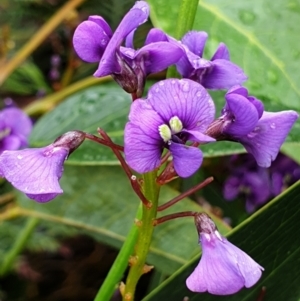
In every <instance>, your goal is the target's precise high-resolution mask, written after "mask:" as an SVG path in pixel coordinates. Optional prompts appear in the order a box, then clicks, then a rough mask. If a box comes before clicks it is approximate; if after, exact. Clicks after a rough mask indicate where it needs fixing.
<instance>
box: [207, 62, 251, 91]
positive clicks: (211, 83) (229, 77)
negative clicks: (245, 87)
mask: <svg viewBox="0 0 300 301" xmlns="http://www.w3.org/2000/svg"><path fill="white" fill-rule="evenodd" d="M212 63H213V67H212V68H211V70H209V72H207V73H205V75H204V76H203V78H202V80H201V84H202V85H203V86H204V87H205V88H207V89H229V88H231V87H232V86H234V85H240V84H241V83H243V82H244V81H246V80H247V76H246V75H245V74H244V72H243V70H242V69H241V68H240V67H238V66H237V65H235V64H233V63H232V62H230V61H227V60H220V59H217V60H214V61H213V62H212Z"/></svg>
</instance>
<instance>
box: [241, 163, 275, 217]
mask: <svg viewBox="0 0 300 301" xmlns="http://www.w3.org/2000/svg"><path fill="white" fill-rule="evenodd" d="M244 185H245V186H246V187H247V188H248V189H249V191H250V192H249V193H248V195H247V198H246V211H247V212H248V213H252V212H253V211H254V210H255V209H256V208H257V207H258V206H261V205H263V204H264V203H266V202H267V201H268V200H269V198H270V197H271V187H270V180H269V174H268V172H267V170H266V169H265V168H259V169H258V170H257V171H255V172H250V171H248V172H247V173H245V175H244Z"/></svg>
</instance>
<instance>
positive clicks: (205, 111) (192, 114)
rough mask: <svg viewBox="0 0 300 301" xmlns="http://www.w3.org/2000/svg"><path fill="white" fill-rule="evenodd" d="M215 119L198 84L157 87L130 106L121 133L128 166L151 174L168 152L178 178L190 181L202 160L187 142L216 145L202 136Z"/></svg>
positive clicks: (187, 82)
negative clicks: (122, 133) (163, 153)
mask: <svg viewBox="0 0 300 301" xmlns="http://www.w3.org/2000/svg"><path fill="white" fill-rule="evenodd" d="M214 115H215V106H214V102H213V101H212V99H211V97H210V96H209V94H208V93H207V91H206V90H205V89H204V88H203V87H202V86H201V85H200V84H198V83H196V82H194V81H191V80H189V79H182V80H178V79H167V80H163V81H160V82H158V83H156V84H155V85H153V86H152V87H151V88H150V89H149V93H148V97H147V98H146V99H137V100H135V101H134V102H133V103H132V105H131V109H130V113H129V122H128V123H127V124H126V127H125V133H124V138H125V143H124V152H125V158H126V161H127V163H128V165H129V166H130V167H131V168H132V169H134V170H136V171H137V172H139V173H145V172H149V171H151V170H154V169H155V168H158V167H159V166H160V159H161V155H162V152H163V149H164V148H167V149H168V150H169V151H170V152H171V154H172V156H173V163H174V168H175V171H176V172H177V174H178V175H179V176H181V177H189V176H190V175H192V174H193V173H194V172H195V171H196V170H197V169H198V168H199V167H200V165H201V163H202V159H203V156H202V152H201V151H200V149H199V148H197V147H193V146H189V145H186V142H187V141H191V142H196V143H207V142H212V141H215V139H213V138H211V137H209V136H207V135H205V134H203V133H204V132H205V130H206V129H207V126H208V125H209V124H210V123H211V122H212V120H213V118H214Z"/></svg>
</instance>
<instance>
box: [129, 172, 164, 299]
mask: <svg viewBox="0 0 300 301" xmlns="http://www.w3.org/2000/svg"><path fill="white" fill-rule="evenodd" d="M156 173H157V171H152V172H149V173H146V174H144V175H143V180H144V182H143V193H144V195H145V197H146V198H147V200H149V201H150V202H151V203H152V207H151V208H147V207H146V206H143V216H142V220H141V226H140V229H139V234H138V239H137V243H136V246H135V253H134V255H133V256H132V258H131V267H130V270H129V274H128V276H127V280H126V285H125V291H124V292H123V300H124V301H133V300H134V294H135V289H136V285H137V282H138V280H139V279H140V277H141V276H142V274H144V273H145V270H144V266H145V263H146V258H147V254H148V251H149V248H150V244H151V239H152V234H153V230H154V225H153V222H154V220H155V218H156V214H157V206H158V196H159V186H158V185H157V183H156Z"/></svg>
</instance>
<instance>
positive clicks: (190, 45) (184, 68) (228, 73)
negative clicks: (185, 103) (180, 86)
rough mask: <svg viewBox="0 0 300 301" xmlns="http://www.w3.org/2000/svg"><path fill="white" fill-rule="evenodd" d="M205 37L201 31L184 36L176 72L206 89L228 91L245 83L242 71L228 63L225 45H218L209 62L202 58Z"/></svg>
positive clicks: (227, 52) (205, 34)
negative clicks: (183, 51) (183, 53)
mask: <svg viewBox="0 0 300 301" xmlns="http://www.w3.org/2000/svg"><path fill="white" fill-rule="evenodd" d="M207 37H208V36H207V33H206V32H203V31H189V32H188V33H186V34H185V35H184V37H183V38H182V40H181V43H182V45H183V47H184V50H185V55H183V57H182V58H181V59H180V60H179V62H178V63H177V64H176V67H177V70H178V72H179V73H180V74H181V75H182V76H183V77H184V78H189V79H192V80H194V81H197V82H198V83H200V84H201V85H203V86H204V87H205V88H207V89H229V88H231V87H232V86H234V85H240V84H241V83H243V82H244V81H246V80H247V76H246V75H245V74H244V72H243V70H242V69H241V68H240V67H238V66H237V65H235V64H234V63H232V62H231V61H230V57H229V51H228V49H227V47H226V45H225V44H223V43H220V45H219V46H218V49H217V50H216V52H215V54H214V55H213V56H212V58H211V60H210V61H208V60H206V59H203V58H202V56H203V51H204V46H205V43H206V40H207Z"/></svg>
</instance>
